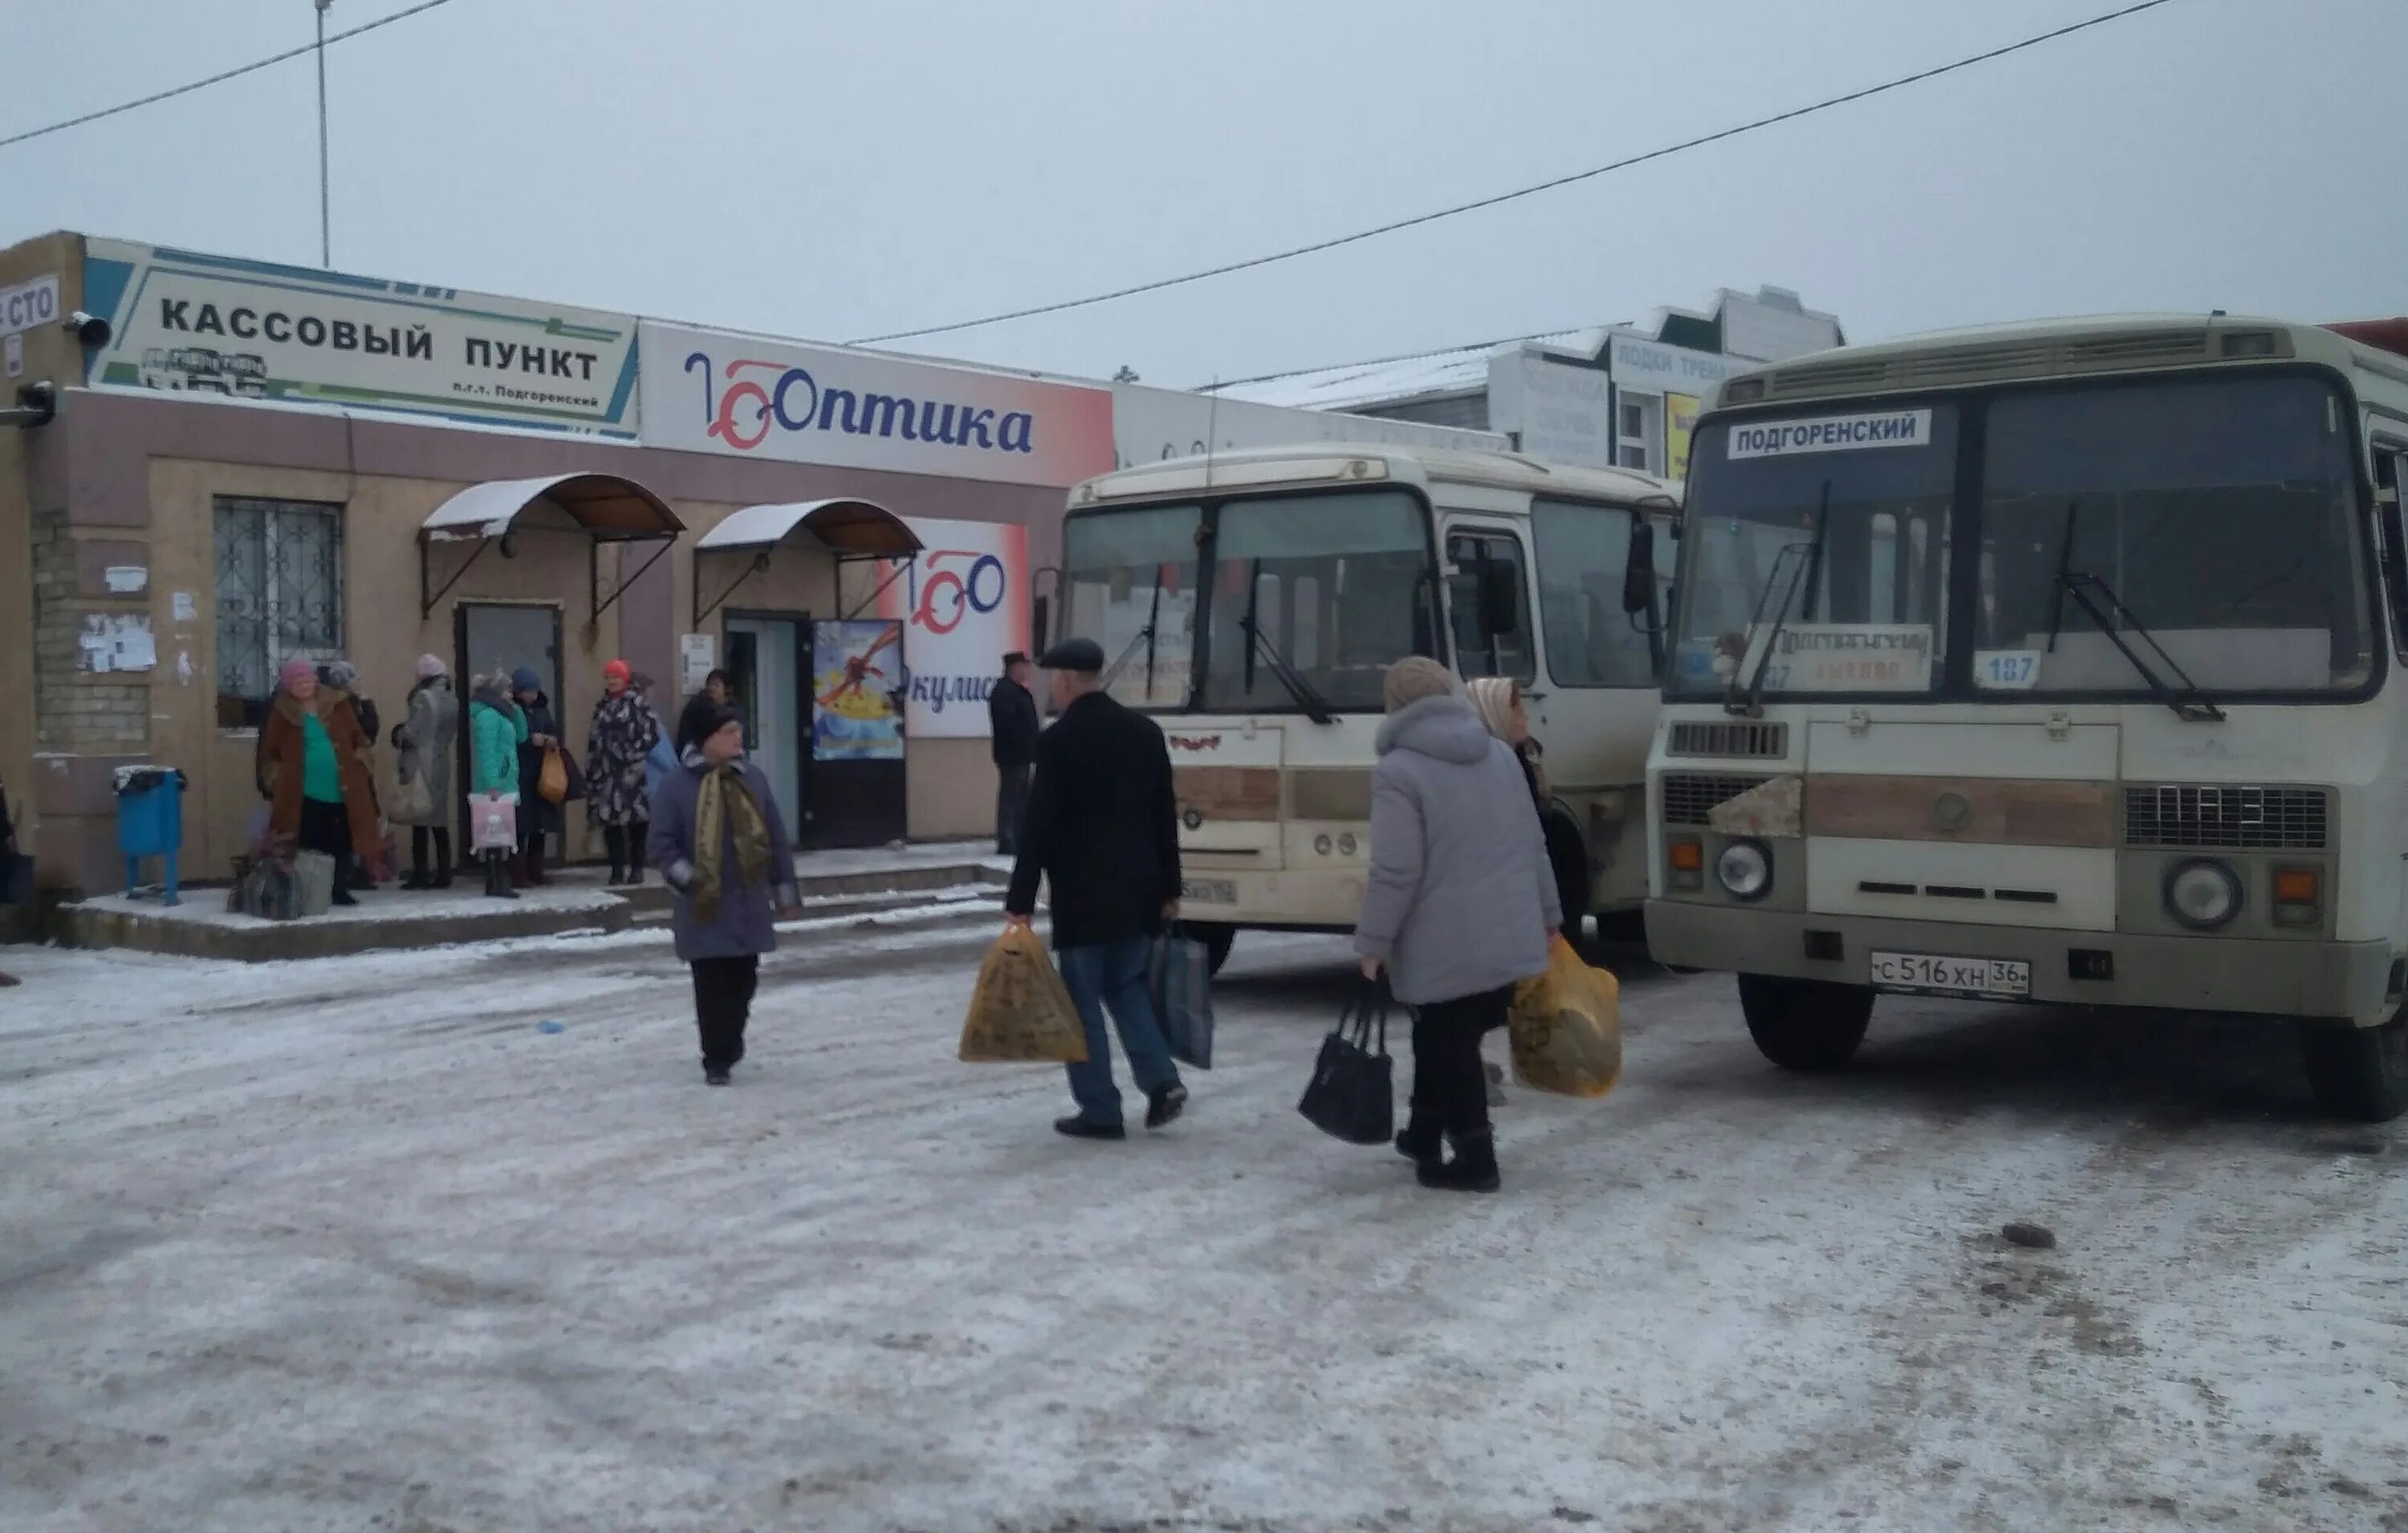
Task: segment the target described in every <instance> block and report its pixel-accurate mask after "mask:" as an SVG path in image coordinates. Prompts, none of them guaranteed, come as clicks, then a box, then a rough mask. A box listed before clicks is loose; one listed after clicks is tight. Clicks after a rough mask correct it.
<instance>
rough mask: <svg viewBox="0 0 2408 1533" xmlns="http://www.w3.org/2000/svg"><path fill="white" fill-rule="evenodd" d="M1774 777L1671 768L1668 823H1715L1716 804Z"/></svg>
mask: <svg viewBox="0 0 2408 1533" xmlns="http://www.w3.org/2000/svg"><path fill="white" fill-rule="evenodd" d="M1769 781H1771V779H1770V778H1763V777H1742V776H1739V775H1737V774H1734V773H1723V772H1667V773H1665V774H1664V823H1665V824H1668V825H1704V824H1711V823H1712V817H1713V811H1714V807H1715V806H1716V805H1718V804H1726V803H1728V802H1729V801H1730V800H1732V799H1734V798H1737V797H1738V796H1739V795H1742V794H1743V793H1745V792H1747V791H1748V790H1749V789H1750V788H1754V787H1758V786H1760V785H1762V784H1763V783H1766V782H1769Z"/></svg>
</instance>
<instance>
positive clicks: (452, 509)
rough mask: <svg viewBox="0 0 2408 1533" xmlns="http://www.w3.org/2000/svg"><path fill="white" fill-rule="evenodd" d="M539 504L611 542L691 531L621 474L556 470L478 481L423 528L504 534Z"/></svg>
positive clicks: (429, 534) (450, 535) (447, 537)
mask: <svg viewBox="0 0 2408 1533" xmlns="http://www.w3.org/2000/svg"><path fill="white" fill-rule="evenodd" d="M538 506H550V507H553V508H555V509H558V510H559V511H560V512H561V513H562V514H563V515H565V516H566V517H567V518H568V519H569V520H570V521H571V522H573V523H576V524H577V526H578V527H579V528H580V529H581V530H582V531H583V532H585V533H586V534H587V535H588V536H589V537H595V538H597V539H600V540H602V541H606V542H622V541H637V540H643V539H649V538H667V537H676V536H677V535H678V534H680V533H681V532H683V531H685V523H682V522H680V521H679V520H678V519H677V513H676V512H674V511H672V510H670V509H669V508H668V503H667V501H664V500H663V499H661V497H660V496H658V495H656V494H652V492H651V491H650V490H647V489H645V488H644V487H643V486H642V485H640V484H638V483H637V482H636V481H635V480H630V479H622V478H620V477H619V476H618V475H616V474H554V475H552V477H550V478H548V479H530V480H489V481H487V482H486V483H483V484H472V485H470V486H468V488H466V490H463V491H461V492H460V493H459V494H456V495H453V496H452V498H451V499H449V500H447V501H445V502H444V503H443V504H442V505H440V506H437V508H436V509H435V514H434V515H432V516H430V517H428V518H427V519H426V521H425V523H424V524H423V526H421V528H420V529H419V530H420V532H421V534H422V535H423V537H426V538H427V539H428V540H429V541H432V542H438V543H444V542H465V541H467V540H470V539H473V538H480V537H501V536H502V535H503V534H504V533H506V532H509V530H510V528H511V526H512V525H513V524H514V523H517V521H518V520H519V518H520V517H522V516H523V515H524V514H525V513H526V512H527V511H529V510H531V509H535V508H537V507H538Z"/></svg>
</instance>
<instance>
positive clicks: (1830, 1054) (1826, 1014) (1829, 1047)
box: [1739, 974, 1873, 1071]
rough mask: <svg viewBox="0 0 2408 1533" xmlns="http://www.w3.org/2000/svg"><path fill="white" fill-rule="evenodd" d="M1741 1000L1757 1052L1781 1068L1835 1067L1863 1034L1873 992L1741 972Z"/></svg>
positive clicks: (1848, 1055) (1850, 1054)
mask: <svg viewBox="0 0 2408 1533" xmlns="http://www.w3.org/2000/svg"><path fill="white" fill-rule="evenodd" d="M1739 1006H1740V1010H1742V1012H1744V1013H1746V1015H1747V1031H1748V1036H1749V1037H1751V1038H1753V1039H1756V1050H1757V1052H1758V1053H1762V1054H1763V1055H1764V1057H1765V1058H1767V1059H1770V1060H1771V1061H1772V1062H1773V1063H1774V1064H1776V1065H1778V1066H1780V1067H1782V1068H1783V1069H1785V1070H1806V1071H1818V1070H1836V1069H1838V1068H1840V1067H1842V1066H1843V1065H1845V1064H1846V1063H1847V1062H1848V1061H1849V1059H1850V1058H1851V1057H1853V1056H1854V1055H1855V1053H1856V1045H1857V1044H1859V1043H1862V1042H1863V1041H1864V1040H1865V1027H1866V1024H1869V1023H1871V1021H1872V1016H1873V993H1872V992H1871V991H1870V990H1866V989H1862V988H1860V987H1858V986H1856V985H1852V984H1831V983H1828V982H1827V981H1821V980H1781V979H1775V978H1773V977H1772V976H1770V975H1767V974H1742V975H1741V976H1740V977H1739Z"/></svg>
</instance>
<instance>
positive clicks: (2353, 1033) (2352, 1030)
mask: <svg viewBox="0 0 2408 1533" xmlns="http://www.w3.org/2000/svg"><path fill="white" fill-rule="evenodd" d="M2300 1053H2301V1054H2302V1055H2303V1056H2304V1059H2305V1062H2306V1064H2307V1067H2308V1089H2309V1090H2310V1091H2311V1092H2313V1093H2314V1094H2315V1099H2316V1109H2317V1110H2319V1111H2321V1112H2324V1113H2326V1114H2327V1115H2329V1116H2331V1117H2335V1118H2347V1119H2350V1120H2352V1121H2353V1122H2356V1123H2362V1124H2382V1123H2389V1122H2390V1121H2391V1120H2392V1119H2394V1118H2397V1117H2398V1116H2400V1114H2401V1112H2402V1111H2403V1110H2408V1009H2403V1010H2401V1011H2399V1012H2395V1013H2394V1014H2393V1016H2392V1018H2391V1020H2390V1021H2389V1022H2386V1023H2385V1024H2383V1025H2382V1026H2380V1027H2336V1026H2317V1025H2314V1024H2311V1025H2309V1026H2306V1027H2303V1028H2301V1029H2300Z"/></svg>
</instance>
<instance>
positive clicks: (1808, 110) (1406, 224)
mask: <svg viewBox="0 0 2408 1533" xmlns="http://www.w3.org/2000/svg"><path fill="white" fill-rule="evenodd" d="M2172 3H2173V0H2139V3H2138V4H2135V5H2128V6H2125V7H2121V8H2119V9H2116V10H2111V11H2108V12H2106V13H2105V14H2104V15H2100V16H2093V17H2091V18H2090V19H2089V20H2087V21H2075V22H2072V23H2071V24H2069V25H2066V26H2061V27H2057V28H2055V29H2053V30H2051V31H2048V32H2042V33H2039V34H2037V35H2035V36H2029V37H2026V38H2023V39H2021V40H2020V41H2017V42H2012V43H2008V44H2005V45H2004V46H2002V47H1999V48H1993V49H1988V50H1985V51H1983V52H1980V53H1973V54H1969V55H1967V56H1966V57H1964V58H1961V59H1957V60H1955V61H1953V62H1951V63H1948V64H1937V65H1934V66H1933V67H1931V68H1929V69H1923V70H1918V71H1916V72H1915V73H1914V74H1912V75H1901V76H1899V78H1898V79H1891V80H1885V81H1883V82H1882V83H1881V84H1879V85H1869V86H1866V87H1865V88H1864V89H1862V90H1860V91H1850V92H1849V93H1846V94H1845V95H1835V96H1828V97H1826V98H1825V99H1823V100H1821V101H1817V102H1814V103H1813V104H1811V105H1809V106H1804V107H1792V108H1790V109H1789V110H1788V111H1785V112H1775V113H1774V114H1773V115H1771V116H1770V117H1759V118H1757V119H1756V121H1754V122H1742V123H1741V124H1739V125H1738V126H1737V127H1730V128H1724V129H1722V130H1720V131H1719V132H1715V133H1709V134H1702V135H1700V136H1698V137H1695V138H1686V139H1684V140H1682V141H1681V142H1680V143H1677V144H1667V145H1665V146H1664V147H1663V148H1661V149H1652V150H1647V151H1646V152H1645V153H1643V154H1633V155H1631V156H1629V157H1628V158H1627V159H1621V160H1616V161H1614V162H1613V164H1611V165H1598V166H1596V167H1595V168H1593V169H1589V170H1580V171H1574V172H1573V173H1572V174H1570V175H1569V176H1557V177H1555V179H1552V180H1544V181H1538V182H1534V183H1533V184H1531V185H1529V186H1524V187H1516V188H1515V189H1514V190H1512V191H1511V192H1499V193H1497V194H1496V195H1494V196H1487V197H1481V198H1478V199H1476V200H1474V201H1471V202H1464V203H1457V204H1455V206H1454V207H1452V208H1438V209H1436V210H1435V211H1432V212H1427V213H1416V214H1415V215H1413V216H1412V218H1403V219H1398V220H1397V221H1396V222H1393V223H1383V224H1379V225H1377V226H1376V227H1373V228H1369V229H1362V230H1358V231H1356V232H1355V233H1354V234H1351V235H1340V236H1336V237H1335V238H1331V239H1320V240H1315V241H1313V242H1312V244H1310V245H1298V246H1296V247H1295V248H1293V249H1291V250H1284V251H1272V252H1271V253H1269V254H1268V255H1257V256H1252V257H1249V258H1248V259H1246V260H1243V261H1232V262H1229V263H1228V264H1226V265H1219V266H1208V267H1206V268H1205V269H1204V270H1202V271H1191V272H1188V273H1187V274H1185V275H1184V276H1181V277H1165V278H1160V279H1156V280H1154V281H1151V282H1140V283H1137V284H1136V285H1135V286H1132V287H1125V288H1116V289H1114V290H1113V291H1111V292H1110V293H1098V294H1093V295H1092V296H1089V297H1085V298H1066V299H1064V300H1062V301H1061V302H1059V303H1051V304H1039V305H1036V306H1034V307H1033V308H1015V309H1011V310H1008V311H1006V312H1004V313H1001V314H989V315H986V316H985V317H983V318H982V319H975V320H961V321H957V322H954V323H952V324H932V325H927V326H925V327H923V328H921V329H918V330H896V331H890V332H889V333H887V334H885V335H882V336H867V337H863V338H862V339H860V340H856V341H853V342H851V343H850V344H852V345H854V346H876V345H880V344H882V343H883V342H886V341H896V340H916V339H918V338H920V337H924V336H942V335H948V334H951V333H952V332H953V331H956V330H976V329H979V328H982V326H985V325H990V324H1003V323H1006V322H1010V321H1012V320H1027V319H1034V318H1036V317H1037V316H1039V315H1040V314H1059V313H1061V312H1062V311H1063V310H1065V309H1069V308H1088V307H1090V306H1092V305H1095V304H1108V303H1112V302H1114V301H1116V300H1118V299H1122V298H1134V297H1136V296H1138V295H1139V294H1144V293H1159V292H1161V291H1162V290H1163V289H1165V288H1174V287H1182V286H1184V285H1185V284H1187V283H1189V282H1201V281H1205V280H1207V279H1211V278H1214V277H1227V276H1229V275H1231V274H1232V273H1235V272H1241V271H1252V270H1254V268H1255V267H1257V266H1268V265H1271V264H1273V263H1274V262H1279V261H1293V260H1295V259H1296V258H1297V256H1300V255H1317V254H1319V253H1320V252H1321V251H1334V250H1337V249H1338V248H1339V247H1340V246H1342V245H1355V244H1359V243H1361V242H1362V241H1364V240H1367V239H1377V238H1379V237H1380V236H1382V235H1392V234H1396V233H1398V231H1399V230H1404V229H1412V228H1417V227H1419V226H1420V225H1422V224H1425V223H1436V222H1439V221H1440V220H1441V219H1450V218H1455V217H1457V216H1459V215H1461V214H1464V213H1474V212H1478V211H1480V210H1481V209H1482V208H1495V207H1498V205H1500V204H1503V203H1509V202H1513V201H1516V200H1518V199H1520V198H1523V197H1532V196H1536V195H1538V194H1539V193H1541V192H1553V191H1555V190H1556V189H1557V188H1559V187H1566V186H1571V185H1574V184H1576V183H1578V182H1581V181H1587V180H1595V179H1597V178H1598V177H1599V176H1605V175H1611V174H1612V173H1613V172H1614V171H1617V170H1627V169H1629V168H1630V167H1631V166H1633V165H1645V164H1646V163H1647V162H1648V161H1650V160H1661V159H1663V158H1665V157H1666V156H1667V155H1672V154H1680V153H1683V152H1684V151H1686V150H1693V149H1702V148H1703V147H1705V146H1706V145H1708V144H1715V143H1720V142H1722V141H1723V140H1724V139H1726V138H1737V137H1739V136H1741V135H1742V134H1749V133H1754V132H1756V131H1757V130H1758V129H1760V128H1770V127H1772V126H1774V125H1776V124H1778V123H1782V122H1794V121H1796V120H1797V119H1799V118H1801V117H1811V116H1813V114H1814V113H1816V112H1823V111H1828V110H1830V109H1831V108H1832V107H1844V106H1847V105H1849V104H1850V103H1852V102H1857V101H1863V100H1866V99H1867V98H1869V97H1871V96H1877V95H1882V94H1885V93H1888V92H1891V91H1898V90H1903V89H1905V88H1906V87H1907V86H1910V85H1919V84H1921V83H1922V82H1923V81H1925V80H1928V79H1939V78H1940V77H1941V76H1942V75H1949V74H1955V73H1956V72H1957V70H1960V69H1971V68H1972V67H1973V66H1974V65H1975V64H1988V63H1990V62H1992V61H1993V60H1997V59H2003V58H2005V57H2007V56H2008V55H2009V54H2011V53H2020V52H2022V51H2024V50H2026V49H2030V48H2038V47H2040V46H2041V45H2042V43H2051V42H2056V41H2057V40H2058V39H2059V38H2063V37H2071V36H2073V35H2074V34H2075V33H2077V32H2087V31H2089V30H2090V29H2091V28H2092V27H2100V26H2105V25H2107V24H2108V23H2109V22H2111V21H2122V20H2124V19H2125V18H2126V17H2128V16H2138V15H2139V14H2141V12H2143V11H2144V10H2155V9H2157V7H2160V6H2167V5H2171V4H2172Z"/></svg>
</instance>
